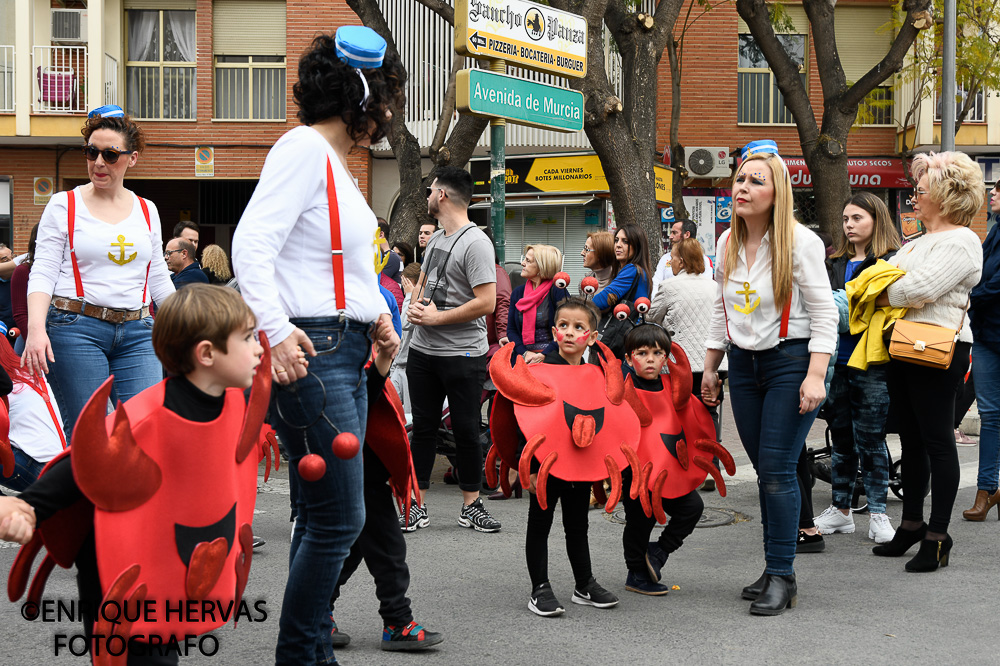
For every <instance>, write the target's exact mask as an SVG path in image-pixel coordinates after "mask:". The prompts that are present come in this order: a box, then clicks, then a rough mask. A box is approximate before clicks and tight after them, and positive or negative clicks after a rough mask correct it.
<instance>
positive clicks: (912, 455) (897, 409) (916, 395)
mask: <svg viewBox="0 0 1000 666" xmlns="http://www.w3.org/2000/svg"><path fill="white" fill-rule="evenodd" d="M971 346H972V345H970V344H969V343H968V342H957V343H955V355H954V356H953V357H952V360H951V366H950V367H949V368H948V369H946V370H943V369H936V368H926V367H924V366H920V365H914V364H912V363H904V362H903V361H895V360H893V361H890V362H889V411H890V413H891V414H893V416H894V418H892V417H890V418H891V419H892V420H893V422H895V423H896V425H897V427H898V429H899V441H900V444H902V448H903V456H902V460H903V520H916V521H922V520H923V519H924V489H925V488H926V487H927V481H928V479H929V480H930V483H931V515H930V520H928V521H927V529H928V530H929V531H931V532H947V531H948V523H949V522H950V521H951V510H952V508H953V506H954V504H955V495H956V494H958V482H959V465H958V451H957V449H956V448H955V426H954V422H955V397H956V395H957V394H958V392H959V391H961V390H962V386H963V381H964V378H965V371H966V370H967V369H968V367H969V349H970V348H971ZM932 469H933V470H934V473H933V474H931V470H932Z"/></svg>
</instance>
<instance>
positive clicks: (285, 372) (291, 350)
mask: <svg viewBox="0 0 1000 666" xmlns="http://www.w3.org/2000/svg"><path fill="white" fill-rule="evenodd" d="M306 354H309V355H310V356H315V355H316V349H315V347H313V343H312V340H310V339H309V336H308V335H306V334H305V331H303V330H302V329H301V328H296V329H295V330H294V331H292V334H291V335H289V336H288V337H287V338H285V339H284V340H282V341H281V342H279V343H278V344H276V345H275V346H274V347H271V378H272V379H273V380H274V381H276V382H278V383H279V384H283V385H285V386H287V385H288V384H291V383H292V382H294V381H298V380H299V379H302V378H303V377H305V376H306V375H307V374H309V361H308V360H306Z"/></svg>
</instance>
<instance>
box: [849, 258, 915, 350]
mask: <svg viewBox="0 0 1000 666" xmlns="http://www.w3.org/2000/svg"><path fill="white" fill-rule="evenodd" d="M904 275H906V271H904V270H902V269H901V268H896V267H895V266H893V265H892V264H890V263H889V262H887V261H883V260H882V259H879V260H878V261H877V262H875V265H874V266H870V267H869V268H866V269H865V270H864V271H862V272H861V274H860V275H858V276H857V277H856V278H854V279H853V280H851V281H850V282H848V283H847V284H846V291H847V303H848V307H849V309H850V312H849V314H848V320H849V322H850V326H851V334H852V335H857V334H858V333H862V334H863V335H862V336H861V339H860V340H859V341H858V344H857V346H856V347H855V348H854V353H853V354H851V359H850V360H849V361H848V362H847V366H848V367H850V368H857V369H858V370H867V369H868V366H869V365H870V364H875V365H880V364H882V363H888V362H889V350H888V349H886V346H885V340H884V339H883V338H882V335H883V333H884V332H885V330H886V329H887V328H889V326H890V325H891V324H892V323H893V322H894V321H896V320H897V319H899V318H900V317H902V316H903V315H904V314H906V308H894V307H891V306H885V307H878V306H876V305H875V299H876V298H878V296H879V294H881V293H882V292H883V291H885V290H886V289H887V288H888V287H889V285H890V284H892V283H893V282H895V281H896V280H898V279H899V278H901V277H902V276H904Z"/></svg>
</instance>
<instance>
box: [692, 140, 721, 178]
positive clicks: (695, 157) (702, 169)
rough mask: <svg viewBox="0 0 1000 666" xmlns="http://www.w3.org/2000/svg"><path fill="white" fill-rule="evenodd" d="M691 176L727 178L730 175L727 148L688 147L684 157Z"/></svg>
mask: <svg viewBox="0 0 1000 666" xmlns="http://www.w3.org/2000/svg"><path fill="white" fill-rule="evenodd" d="M684 166H685V167H687V170H688V175H689V176H690V177H691V178H727V177H729V176H731V175H732V170H731V169H730V167H729V149H728V148H726V147H725V146H721V147H714V148H713V147H705V146H694V147H691V148H688V149H687V151H686V157H685V158H684Z"/></svg>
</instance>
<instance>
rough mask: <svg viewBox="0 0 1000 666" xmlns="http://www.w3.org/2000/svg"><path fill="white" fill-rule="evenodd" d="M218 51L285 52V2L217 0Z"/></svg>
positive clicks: (214, 22)
mask: <svg viewBox="0 0 1000 666" xmlns="http://www.w3.org/2000/svg"><path fill="white" fill-rule="evenodd" d="M212 12H213V15H212V49H213V51H214V53H215V55H239V56H263V55H267V56H283V55H285V3H284V2H282V1H281V0H215V2H214V3H213V5H212Z"/></svg>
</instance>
